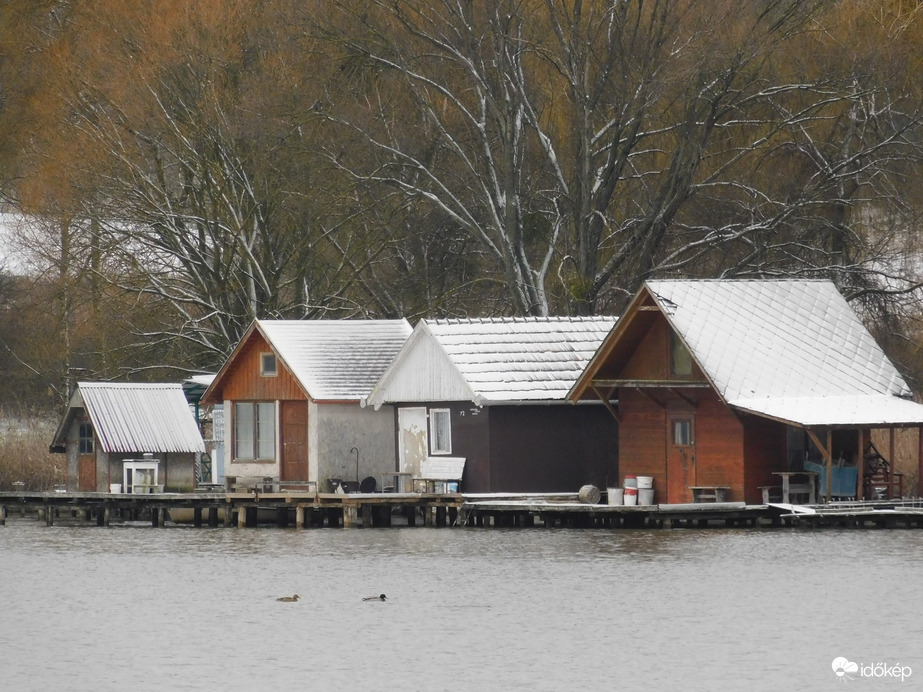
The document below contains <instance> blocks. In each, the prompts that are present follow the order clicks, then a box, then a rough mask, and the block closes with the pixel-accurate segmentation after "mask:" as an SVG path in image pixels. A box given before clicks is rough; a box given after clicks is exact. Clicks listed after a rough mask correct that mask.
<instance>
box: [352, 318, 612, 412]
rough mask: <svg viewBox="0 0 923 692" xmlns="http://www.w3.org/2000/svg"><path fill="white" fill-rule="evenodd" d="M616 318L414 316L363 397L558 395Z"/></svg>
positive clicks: (488, 399)
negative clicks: (413, 325) (415, 321)
mask: <svg viewBox="0 0 923 692" xmlns="http://www.w3.org/2000/svg"><path fill="white" fill-rule="evenodd" d="M615 322H616V318H615V317H519V318H512V317H510V318H483V319H446V320H421V321H420V323H419V324H417V326H416V328H415V329H414V332H413V334H412V335H411V337H410V338H409V339H408V340H407V343H406V344H405V346H404V348H403V349H402V350H401V352H400V354H398V356H397V358H395V360H394V363H392V365H391V366H390V367H389V368H388V370H387V372H386V373H385V374H384V376H383V377H382V378H381V380H380V381H379V383H378V384H377V385H376V386H375V388H374V389H373V390H372V391H371V393H370V394H369V397H368V401H367V403H368V404H371V405H373V406H380V405H381V404H384V403H394V402H410V401H473V402H475V403H476V404H478V405H484V404H491V403H504V402H520V401H563V400H564V398H565V397H566V395H567V392H568V391H569V390H570V388H571V386H572V385H573V384H574V382H575V381H576V379H577V377H578V376H579V375H580V373H581V372H583V369H584V368H585V367H586V364H587V363H588V362H589V360H590V358H591V357H592V356H593V353H594V352H595V351H596V349H597V348H598V347H599V345H600V344H601V343H602V341H603V339H605V337H606V335H607V334H608V333H609V331H610V330H611V329H612V327H613V326H614V325H615Z"/></svg>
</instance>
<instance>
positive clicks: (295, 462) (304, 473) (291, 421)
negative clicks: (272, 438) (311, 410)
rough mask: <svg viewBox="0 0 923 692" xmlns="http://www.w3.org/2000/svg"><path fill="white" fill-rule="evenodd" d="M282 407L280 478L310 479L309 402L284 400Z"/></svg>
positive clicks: (285, 479)
mask: <svg viewBox="0 0 923 692" xmlns="http://www.w3.org/2000/svg"><path fill="white" fill-rule="evenodd" d="M281 407H282V410H281V411H280V418H281V422H282V425H281V427H282V469H281V475H280V480H283V481H306V480H309V478H308V402H307V401H283V402H281Z"/></svg>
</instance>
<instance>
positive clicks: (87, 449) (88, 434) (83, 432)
mask: <svg viewBox="0 0 923 692" xmlns="http://www.w3.org/2000/svg"><path fill="white" fill-rule="evenodd" d="M79 439H80V443H79V444H80V454H92V453H93V424H92V423H81V424H80V433H79Z"/></svg>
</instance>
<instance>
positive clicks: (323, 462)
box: [308, 403, 397, 490]
mask: <svg viewBox="0 0 923 692" xmlns="http://www.w3.org/2000/svg"><path fill="white" fill-rule="evenodd" d="M308 421H309V428H310V429H311V431H312V432H313V433H314V436H312V437H313V441H315V444H314V445H312V447H311V449H310V451H309V453H310V461H309V464H310V467H311V479H312V480H317V481H319V483H320V488H321V490H325V489H326V484H325V481H326V480H327V479H328V478H340V479H342V480H346V481H355V480H357V478H358V480H360V481H361V480H362V479H363V478H366V477H367V476H372V477H373V478H374V479H375V481H376V483H377V485H378V489H379V490H380V489H381V474H382V473H388V472H393V471H394V470H396V468H397V462H396V460H395V442H394V440H395V431H394V411H393V409H392V407H390V406H382V407H381V408H380V409H379V410H378V411H375V410H374V409H373V408H371V407H369V408H360V407H359V405H358V404H314V403H312V404H311V407H310V410H309V412H308ZM353 448H355V449H356V450H358V471H357V463H356V455H357V452H356V451H355V450H353ZM315 473H316V476H315Z"/></svg>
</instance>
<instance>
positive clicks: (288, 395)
mask: <svg viewBox="0 0 923 692" xmlns="http://www.w3.org/2000/svg"><path fill="white" fill-rule="evenodd" d="M271 351H272V349H271V348H270V347H269V344H267V343H266V340H265V339H264V338H263V337H262V335H261V334H260V333H259V332H256V331H254V332H253V333H252V334H251V335H250V339H249V340H248V343H247V344H246V345H244V347H243V348H242V349H241V352H240V353H239V354H238V357H237V358H236V359H235V360H234V362H233V363H232V364H231V365H230V367H229V369H228V372H227V373H226V375H225V383H224V387H223V390H222V398H223V399H225V400H228V401H276V400H306V399H307V396H306V395H305V392H304V390H302V388H301V386H300V385H299V384H298V382H297V380H296V379H295V378H294V377H293V376H292V374H291V373H290V372H289V371H288V369H287V368H286V367H285V365H284V364H283V363H282V361H281V360H278V363H277V370H278V374H277V375H276V376H275V377H263V376H261V375H260V354H261V353H269V352H271Z"/></svg>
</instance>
